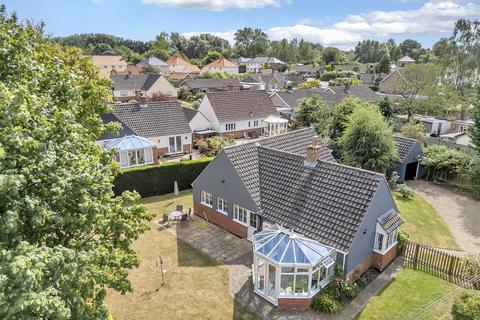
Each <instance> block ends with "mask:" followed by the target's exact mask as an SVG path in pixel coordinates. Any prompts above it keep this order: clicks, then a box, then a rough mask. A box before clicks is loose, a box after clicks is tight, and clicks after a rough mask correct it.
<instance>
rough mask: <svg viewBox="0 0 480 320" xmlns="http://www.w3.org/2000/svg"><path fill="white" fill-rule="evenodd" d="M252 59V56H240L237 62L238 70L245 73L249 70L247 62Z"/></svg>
mask: <svg viewBox="0 0 480 320" xmlns="http://www.w3.org/2000/svg"><path fill="white" fill-rule="evenodd" d="M249 60H251V58H245V57H240V58H238V59H237V60H235V62H236V63H237V65H238V72H239V73H245V72H247V65H246V62H247V61H249Z"/></svg>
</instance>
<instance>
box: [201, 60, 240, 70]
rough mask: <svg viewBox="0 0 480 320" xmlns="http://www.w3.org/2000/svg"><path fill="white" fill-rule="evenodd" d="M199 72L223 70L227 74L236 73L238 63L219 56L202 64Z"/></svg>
mask: <svg viewBox="0 0 480 320" xmlns="http://www.w3.org/2000/svg"><path fill="white" fill-rule="evenodd" d="M200 71H201V72H225V73H228V74H238V65H236V64H235V63H233V62H232V61H230V60H228V59H225V58H220V59H217V60H215V61H212V62H210V63H209V64H207V65H206V66H204V67H203V68H202V69H201V70H200Z"/></svg>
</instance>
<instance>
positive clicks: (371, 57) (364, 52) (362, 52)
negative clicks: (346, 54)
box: [355, 40, 395, 63]
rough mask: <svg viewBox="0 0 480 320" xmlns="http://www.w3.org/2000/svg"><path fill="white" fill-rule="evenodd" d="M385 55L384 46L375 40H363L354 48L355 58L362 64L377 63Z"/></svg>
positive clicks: (385, 49)
mask: <svg viewBox="0 0 480 320" xmlns="http://www.w3.org/2000/svg"><path fill="white" fill-rule="evenodd" d="M394 44H395V43H394ZM386 53H387V48H386V46H385V45H383V44H382V43H380V42H379V41H376V40H363V41H361V42H359V43H358V44H357V46H356V47H355V58H356V59H357V60H358V61H360V62H362V63H375V62H379V61H380V59H381V58H382V57H383V56H384V55H385V54H386Z"/></svg>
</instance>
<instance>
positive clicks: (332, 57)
mask: <svg viewBox="0 0 480 320" xmlns="http://www.w3.org/2000/svg"><path fill="white" fill-rule="evenodd" d="M321 55H322V59H323V61H324V62H325V63H326V64H339V63H340V62H341V61H342V52H341V51H340V50H338V49H337V48H333V47H326V48H323V49H322V53H321Z"/></svg>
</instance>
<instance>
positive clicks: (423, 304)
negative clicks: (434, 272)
mask: <svg viewBox="0 0 480 320" xmlns="http://www.w3.org/2000/svg"><path fill="white" fill-rule="evenodd" d="M456 288H459V287H457V286H456V285H454V284H451V283H449V282H447V281H445V280H443V279H440V278H437V277H434V276H431V275H429V274H427V273H424V272H421V271H415V270H411V269H403V270H402V271H400V272H399V273H398V274H397V276H396V277H395V278H394V279H393V280H392V281H391V282H390V283H389V285H387V287H386V288H384V290H383V291H382V292H380V293H379V294H378V295H377V296H375V297H373V298H372V299H371V300H370V302H369V303H368V305H367V306H366V307H365V309H364V310H363V311H362V312H361V313H360V314H358V315H357V317H356V319H357V320H367V319H368V320H371V319H389V320H390V319H391V320H395V319H410V318H411V319H415V320H417V319H422V320H427V319H443V320H447V319H451V316H450V311H451V308H452V304H453V300H454V299H455V297H457V296H458V295H459V294H460V293H461V292H462V290H464V289H459V290H457V291H455V294H453V295H452V297H451V298H449V299H447V300H442V301H441V302H440V303H438V304H435V305H432V306H430V307H429V306H427V305H428V304H429V303H431V302H432V301H434V300H436V299H439V298H440V297H442V296H444V295H445V294H447V293H449V292H452V290H454V289H456ZM421 310H423V312H422V313H421V314H419V313H418V312H420V311H421Z"/></svg>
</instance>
